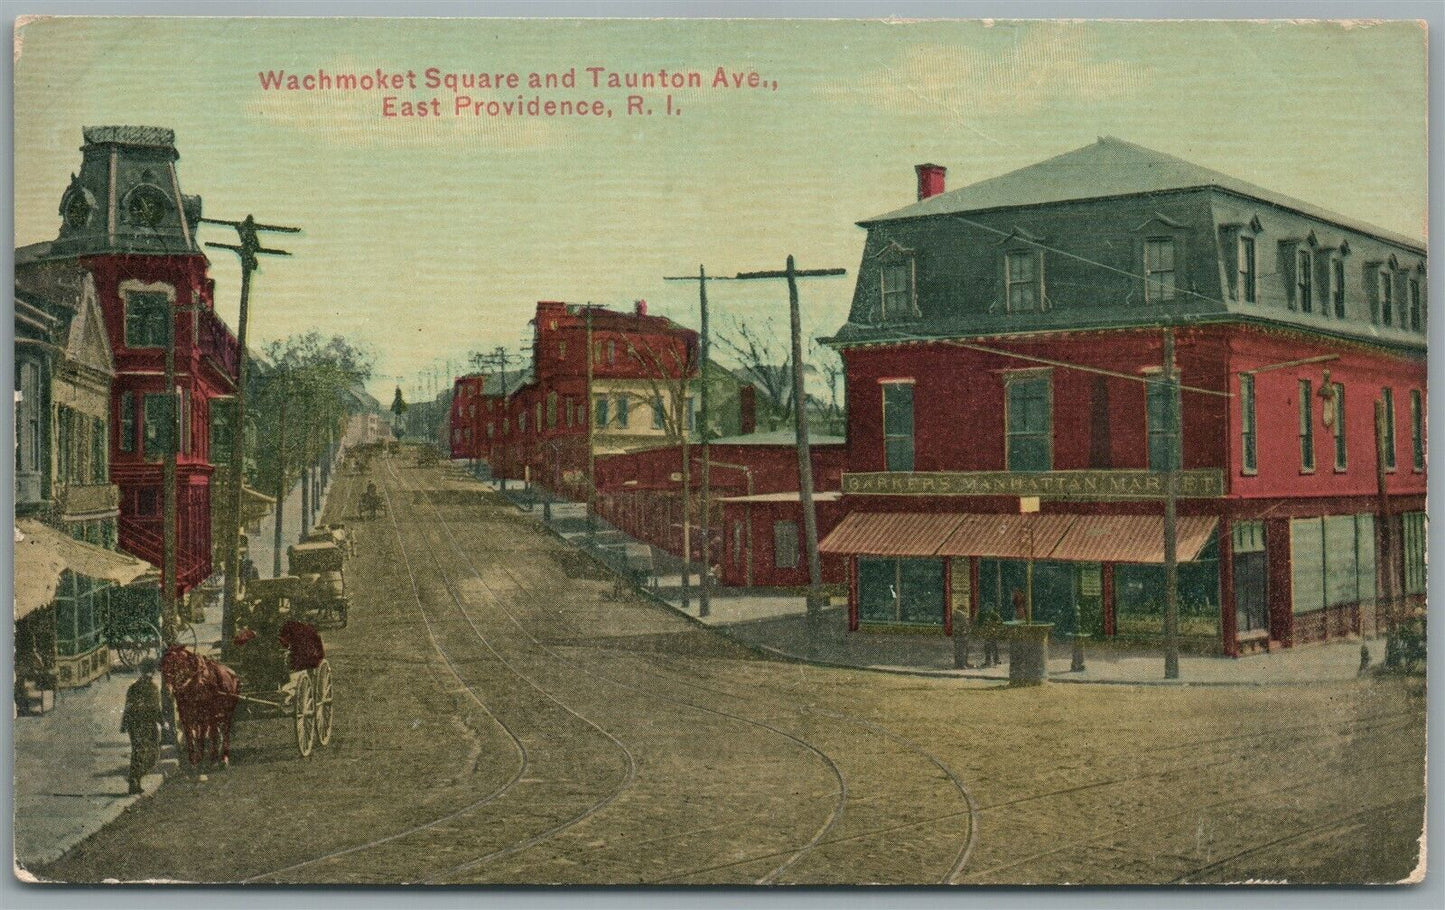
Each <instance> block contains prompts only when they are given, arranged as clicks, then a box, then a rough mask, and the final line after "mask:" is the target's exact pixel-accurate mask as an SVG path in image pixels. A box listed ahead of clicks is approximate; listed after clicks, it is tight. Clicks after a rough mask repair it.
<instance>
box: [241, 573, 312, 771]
mask: <svg viewBox="0 0 1445 910" xmlns="http://www.w3.org/2000/svg"><path fill="white" fill-rule="evenodd" d="M298 581H299V579H297V578H295V577H294V576H285V577H282V578H272V579H263V580H260V581H257V582H253V583H252V588H251V590H252V595H253V596H252V597H251V598H248V599H247V601H246V602H245V603H244V604H243V605H242V609H241V612H240V615H239V616H238V617H237V622H236V628H237V630H238V631H237V633H236V635H235V637H234V638H232V639H231V641H230V642H227V644H226V650H225V651H224V659H225V662H226V663H227V664H229V665H230V666H232V667H234V668H235V672H236V675H237V676H238V677H239V679H240V689H239V693H238V696H237V697H238V699H239V701H240V703H241V704H242V705H243V706H244V711H245V716H246V717H276V716H287V717H290V718H291V719H292V722H293V723H294V725H295V732H296V750H297V751H298V752H300V753H301V756H302V757H303V758H304V757H305V756H307V755H310V754H311V752H312V750H313V748H314V747H315V746H317V745H322V746H325V745H327V744H328V743H330V742H331V722H332V717H333V713H332V692H331V665H330V664H329V663H328V662H327V661H326V656H325V650H324V648H323V647H322V644H321V636H320V635H319V634H318V633H317V632H316V629H315V627H314V626H313V625H311V624H310V623H307V622H303V621H302V620H301V618H300V614H298V613H297V612H296V611H295V609H294V607H293V604H294V603H296V600H295V599H294V594H293V592H294V591H295V590H296V587H297V582H298Z"/></svg>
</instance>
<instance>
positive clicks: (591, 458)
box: [582, 303, 597, 548]
mask: <svg viewBox="0 0 1445 910" xmlns="http://www.w3.org/2000/svg"><path fill="white" fill-rule="evenodd" d="M582 313H583V324H584V325H585V326H586V334H587V395H586V400H585V401H584V402H583V403H582V406H583V407H584V408H585V410H584V411H583V416H584V417H586V418H587V421H586V422H587V546H588V547H589V548H590V547H592V546H593V545H594V544H595V543H596V542H597V525H596V514H597V483H596V479H597V476H596V472H597V458H596V456H595V455H594V454H593V452H594V446H593V445H592V427H593V424H595V423H596V422H597V409H596V407H594V406H593V404H592V304H591V303H588V304H587V305H586V306H585V308H584V309H583V310H582Z"/></svg>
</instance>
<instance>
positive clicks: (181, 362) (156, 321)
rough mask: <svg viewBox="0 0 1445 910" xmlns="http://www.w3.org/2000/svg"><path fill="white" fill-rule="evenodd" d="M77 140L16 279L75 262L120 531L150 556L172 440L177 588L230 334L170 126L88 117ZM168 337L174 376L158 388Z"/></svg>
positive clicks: (204, 559) (194, 547) (222, 426)
mask: <svg viewBox="0 0 1445 910" xmlns="http://www.w3.org/2000/svg"><path fill="white" fill-rule="evenodd" d="M84 139H85V144H84V145H83V146H82V147H81V155H82V158H81V166H80V172H79V173H78V174H77V175H74V176H73V177H72V178H71V182H70V185H69V187H67V188H66V190H65V191H64V193H63V194H62V195H61V197H60V218H61V225H60V232H59V235H58V236H57V237H56V239H55V240H52V241H49V242H47V243H39V244H33V245H31V246H27V247H22V248H20V249H18V250H16V254H15V260H16V266H15V267H16V276H17V279H16V280H17V282H20V281H25V280H30V279H31V278H32V277H35V278H39V277H43V276H44V275H46V274H49V273H51V272H54V271H55V270H57V269H70V268H78V269H79V270H81V271H82V272H83V273H84V274H85V275H86V276H88V280H89V281H91V282H92V283H93V287H94V292H95V296H96V299H97V301H98V303H99V306H100V312H101V314H102V317H103V321H104V327H105V331H106V333H107V335H108V340H109V343H110V348H111V351H112V352H113V356H114V370H115V377H114V381H113V382H112V384H111V388H110V401H109V407H110V409H111V410H110V420H109V438H108V440H107V443H108V446H107V448H108V461H109V479H110V482H111V483H112V484H115V485H116V486H117V487H118V488H119V499H120V502H119V518H118V522H117V524H118V532H119V544H120V547H121V548H122V549H124V550H126V551H128V552H131V553H134V554H135V555H137V556H140V557H141V558H143V559H145V560H147V561H148V562H150V563H152V564H154V565H157V566H159V565H160V564H161V562H162V550H163V543H162V541H163V537H164V533H163V524H164V521H163V517H162V501H163V498H164V496H163V492H164V491H163V490H162V475H163V466H162V461H163V458H164V454H165V452H166V451H167V449H168V448H171V447H174V448H175V451H176V452H177V456H176V478H177V495H176V503H177V541H178V551H177V560H176V565H177V584H178V587H179V590H180V591H181V592H185V591H188V590H190V589H191V588H192V587H194V586H195V585H197V584H199V583H200V582H201V581H203V580H204V579H205V578H206V577H208V576H209V575H210V574H211V568H212V566H211V475H212V473H213V471H214V467H213V465H212V464H211V462H210V453H211V446H212V442H213V439H212V436H213V434H215V435H217V436H218V437H223V438H217V439H216V440H215V441H216V442H217V444H218V448H226V449H229V435H230V429H229V426H230V424H229V423H228V422H227V421H226V419H225V417H226V415H228V414H229V413H230V412H229V411H228V410H227V407H228V404H229V402H232V401H233V400H234V396H235V391H236V377H237V366H238V363H239V353H240V347H239V344H238V342H237V340H236V338H235V336H234V335H233V334H232V333H231V330H230V329H229V328H228V327H227V326H226V324H225V323H224V322H222V321H221V319H220V317H219V316H217V315H216V312H215V305H214V300H213V298H214V293H215V282H214V281H213V280H212V279H211V278H210V277H209V276H208V266H209V261H208V260H207V258H206V256H205V254H204V253H203V252H201V249H200V246H199V243H198V241H197V239H196V234H195V231H196V226H197V222H198V221H199V219H200V217H201V199H200V197H199V196H187V195H184V194H182V193H181V189H180V182H179V179H178V177H177V175H176V167H175V163H176V161H177V160H178V159H179V158H180V154H179V153H178V152H177V151H176V147H175V134H174V133H173V132H172V131H171V130H168V129H162V128H159V127H144V126H101V127H86V128H85V129H84ZM172 339H173V340H174V345H175V386H174V387H173V388H171V389H167V388H166V387H165V359H166V348H167V345H168V344H169V343H170V342H171V340H172Z"/></svg>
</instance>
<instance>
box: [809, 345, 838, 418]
mask: <svg viewBox="0 0 1445 910" xmlns="http://www.w3.org/2000/svg"><path fill="white" fill-rule="evenodd" d="M808 358H809V359H810V360H812V361H813V363H815V364H817V368H816V369H817V372H818V373H819V374H821V375H822V377H823V381H824V382H825V383H827V385H828V404H827V406H826V407H825V408H823V409H822V411H823V414H822V416H823V419H824V422H825V425H826V426H827V427H828V429H829V430H830V431H832V432H835V433H836V432H838V431H839V430H840V429H841V428H842V425H843V422H844V420H843V415H844V405H843V404H842V403H840V401H839V387H840V386H841V385H842V384H843V358H842V357H840V356H839V355H838V352H837V351H836V350H834V349H833V348H830V347H828V346H827V345H823V344H819V343H818V342H817V340H816V339H815V340H813V341H811V342H809V347H808ZM810 397H811V396H810Z"/></svg>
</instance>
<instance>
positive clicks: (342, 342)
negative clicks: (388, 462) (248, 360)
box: [246, 331, 373, 491]
mask: <svg viewBox="0 0 1445 910" xmlns="http://www.w3.org/2000/svg"><path fill="white" fill-rule="evenodd" d="M262 351H263V356H264V362H262V363H258V365H257V366H258V369H257V371H256V372H257V373H258V376H257V379H258V383H257V384H258V387H259V388H258V390H257V392H256V393H255V397H254V398H253V399H252V401H253V402H254V404H253V405H252V407H250V408H248V409H247V410H248V412H249V413H248V415H247V416H248V418H252V419H248V420H247V424H248V427H247V431H248V437H247V440H246V445H247V449H248V450H249V451H250V453H251V456H252V459H253V463H254V465H255V478H254V484H255V485H256V486H257V487H258V488H259V489H262V490H266V491H271V490H274V489H276V485H277V480H278V478H277V471H278V469H279V468H280V466H281V464H282V463H283V462H284V464H285V467H286V478H285V480H286V485H287V487H288V488H289V486H290V484H291V483H292V482H293V480H294V479H295V478H297V477H299V476H300V474H301V470H302V468H303V466H305V465H310V464H313V463H314V462H315V461H316V459H317V458H318V457H320V455H321V454H322V452H323V451H325V449H326V448H327V447H328V446H330V445H332V444H333V443H334V442H335V441H336V440H338V439H340V438H341V434H342V433H343V432H344V430H345V425H346V421H347V419H348V417H349V416H350V415H351V414H354V413H357V412H359V411H360V410H362V408H363V404H362V402H363V400H364V399H362V398H361V397H359V396H358V395H356V394H355V390H356V389H359V388H360V387H361V385H362V384H363V383H365V382H366V381H367V380H368V379H369V378H371V371H372V363H373V356H372V354H371V352H370V351H368V350H367V349H365V348H364V347H361V346H360V345H357V344H355V343H353V342H351V341H349V340H348V339H346V338H345V337H343V336H340V335H333V336H331V337H324V336H322V335H321V333H319V332H315V331H312V332H305V333H302V334H299V335H292V336H290V337H289V338H286V339H285V340H283V341H273V342H270V343H269V344H267V345H265V347H264V348H263V349H262ZM252 433H254V436H252V435H251V434H252Z"/></svg>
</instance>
